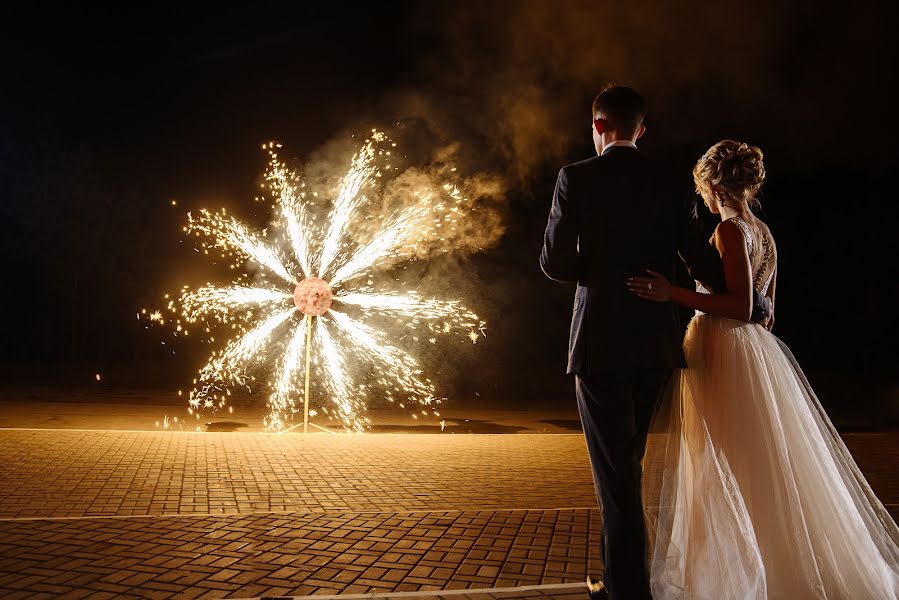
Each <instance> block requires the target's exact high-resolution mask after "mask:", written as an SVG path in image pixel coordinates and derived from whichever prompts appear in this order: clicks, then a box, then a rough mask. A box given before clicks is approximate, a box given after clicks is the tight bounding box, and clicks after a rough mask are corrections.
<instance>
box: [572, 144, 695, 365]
mask: <svg viewBox="0 0 899 600" xmlns="http://www.w3.org/2000/svg"><path fill="white" fill-rule="evenodd" d="M564 171H565V172H566V174H567V176H568V202H569V204H570V209H571V210H572V211H573V213H574V215H576V219H577V221H576V223H577V225H576V227H577V235H578V268H577V272H578V289H577V294H576V301H575V313H574V316H573V319H572V328H571V340H570V356H569V372H579V373H584V372H586V371H587V370H589V369H590V368H591V367H593V368H607V367H609V366H616V365H620V366H636V367H677V366H682V365H683V361H684V359H683V353H682V350H681V329H680V325H679V321H678V313H677V310H676V309H675V307H674V305H673V304H670V303H664V304H660V303H653V302H646V301H645V300H641V299H639V298H638V297H636V296H634V295H633V294H631V293H629V292H628V291H627V287H626V285H625V283H626V280H627V278H628V277H629V276H632V275H639V274H641V273H643V272H644V271H645V270H646V269H652V270H654V271H657V272H659V273H662V274H664V275H665V276H666V277H668V278H669V279H670V278H673V277H674V276H675V269H676V263H677V260H678V255H677V229H678V219H679V218H680V212H681V211H680V208H681V207H680V204H679V202H678V200H677V194H676V193H675V191H674V188H673V186H671V185H670V184H668V183H667V181H666V178H665V177H664V176H663V175H662V172H661V170H660V169H658V168H656V167H655V166H654V165H653V164H652V162H651V161H649V160H647V159H646V158H645V157H643V156H642V155H641V154H640V152H639V151H638V150H636V149H634V148H629V147H612V148H610V149H608V150H607V151H606V153H604V154H603V155H602V156H597V157H595V158H592V159H589V160H586V161H583V162H580V163H576V164H574V165H570V166H568V167H565V169H564Z"/></svg>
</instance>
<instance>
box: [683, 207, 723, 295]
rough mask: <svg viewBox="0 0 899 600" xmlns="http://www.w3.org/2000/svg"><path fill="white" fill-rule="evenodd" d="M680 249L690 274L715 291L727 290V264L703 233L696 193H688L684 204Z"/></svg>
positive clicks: (708, 288)
mask: <svg viewBox="0 0 899 600" xmlns="http://www.w3.org/2000/svg"><path fill="white" fill-rule="evenodd" d="M677 251H678V253H679V254H680V257H681V260H683V261H684V264H685V265H687V271H688V272H689V273H690V277H692V278H693V279H695V280H696V281H698V282H699V283H701V284H702V285H703V286H704V287H705V288H706V289H707V290H709V291H711V292H713V293H716V292H723V291H725V289H726V285H725V283H724V265H723V264H722V262H721V257H720V256H719V255H718V252H717V251H716V250H715V248H714V247H712V245H711V244H710V243H709V241H708V239H707V238H706V236H705V233H704V232H703V229H702V221H701V220H700V219H699V215H698V214H697V213H696V197H695V196H694V195H693V194H688V195H685V196H684V198H683V200H682V201H681V204H680V214H679V215H678V229H677Z"/></svg>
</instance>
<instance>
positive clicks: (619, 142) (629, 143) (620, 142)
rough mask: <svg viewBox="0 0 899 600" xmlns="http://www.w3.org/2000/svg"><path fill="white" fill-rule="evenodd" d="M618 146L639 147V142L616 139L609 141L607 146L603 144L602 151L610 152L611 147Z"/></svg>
mask: <svg viewBox="0 0 899 600" xmlns="http://www.w3.org/2000/svg"><path fill="white" fill-rule="evenodd" d="M616 146H620V147H622V148H634V149H636V148H637V144H635V143H633V142H632V141H630V140H615V141H614V142H609V143H608V144H606V145H605V146H603V149H602V153H603V154H605V153H606V152H608V150H609V148H615V147H616Z"/></svg>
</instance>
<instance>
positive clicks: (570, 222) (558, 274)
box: [540, 168, 578, 283]
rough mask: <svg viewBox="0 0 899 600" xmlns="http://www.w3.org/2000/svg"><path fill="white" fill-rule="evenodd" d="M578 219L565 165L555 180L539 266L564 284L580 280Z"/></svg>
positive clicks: (551, 277)
mask: <svg viewBox="0 0 899 600" xmlns="http://www.w3.org/2000/svg"><path fill="white" fill-rule="evenodd" d="M577 264H578V233H577V219H576V218H575V215H574V214H573V209H572V207H571V205H570V203H569V201H568V173H566V172H565V169H564V168H563V169H562V170H561V171H559V177H558V179H556V189H555V192H553V203H552V207H551V208H550V210H549V220H548V221H547V223H546V233H545V234H544V235H543V251H542V252H541V253H540V268H541V269H543V272H544V273H545V274H546V276H547V277H549V278H550V279H554V280H556V281H561V282H563V283H567V282H572V281H577V279H578V269H577Z"/></svg>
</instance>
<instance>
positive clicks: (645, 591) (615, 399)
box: [575, 368, 672, 600]
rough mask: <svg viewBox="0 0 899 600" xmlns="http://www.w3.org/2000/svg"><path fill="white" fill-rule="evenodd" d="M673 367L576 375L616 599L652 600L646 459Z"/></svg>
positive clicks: (608, 582) (603, 551)
mask: <svg viewBox="0 0 899 600" xmlns="http://www.w3.org/2000/svg"><path fill="white" fill-rule="evenodd" d="M671 373H672V370H671V369H638V368H624V369H607V370H599V371H595V370H594V371H591V373H590V374H589V375H588V376H584V375H576V376H575V391H576V393H577V405H578V411H579V412H580V416H581V424H582V425H583V428H584V436H585V437H586V440H587V450H588V452H589V453H590V465H591V467H592V468H593V483H594V485H595V486H596V495H597V497H598V498H599V503H600V506H601V507H602V523H603V530H602V536H601V538H600V555H601V556H602V557H603V562H604V563H605V569H606V570H605V575H604V577H603V582H604V584H605V587H606V589H607V590H608V591H609V595H610V596H611V597H612V598H614V599H615V600H647V599H649V598H651V595H650V591H649V574H648V570H647V565H646V526H645V524H644V522H643V501H642V498H641V495H640V485H641V478H642V467H641V464H640V462H641V460H642V459H643V453H644V451H645V450H646V436H647V433H648V432H649V424H650V421H651V419H652V414H653V410H654V409H655V407H656V405H657V404H658V401H659V398H660V397H661V395H662V393H663V392H664V390H665V387H666V385H667V383H668V380H669V379H670V377H671Z"/></svg>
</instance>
